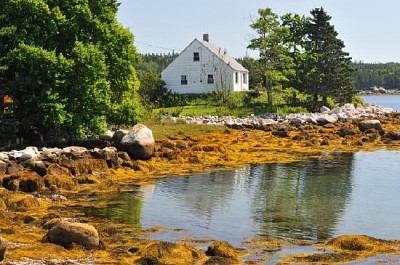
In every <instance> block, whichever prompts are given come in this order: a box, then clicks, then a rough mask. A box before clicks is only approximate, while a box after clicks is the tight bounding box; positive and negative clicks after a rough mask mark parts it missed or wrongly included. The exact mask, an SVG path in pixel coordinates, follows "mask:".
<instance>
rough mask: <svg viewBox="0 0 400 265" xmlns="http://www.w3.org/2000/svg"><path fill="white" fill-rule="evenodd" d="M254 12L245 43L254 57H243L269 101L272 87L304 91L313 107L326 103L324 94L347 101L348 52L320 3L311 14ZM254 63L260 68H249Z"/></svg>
mask: <svg viewBox="0 0 400 265" xmlns="http://www.w3.org/2000/svg"><path fill="white" fill-rule="evenodd" d="M258 14H259V17H258V18H257V20H255V21H253V22H252V24H251V25H250V27H251V28H252V29H254V30H255V32H256V36H255V38H253V39H252V40H251V41H250V45H249V46H248V47H249V48H251V49H254V50H257V51H258V52H259V59H258V61H257V64H256V63H255V62H252V61H251V60H249V59H246V60H244V59H243V60H242V61H243V62H244V64H247V65H246V67H248V68H249V69H252V71H251V72H250V80H252V79H253V80H258V81H260V74H259V73H260V72H262V73H263V81H262V83H263V86H264V87H265V88H266V91H267V93H268V105H269V106H271V105H272V101H273V100H272V94H273V92H274V91H275V92H279V91H283V90H288V89H291V91H301V92H304V93H307V94H309V95H310V97H311V104H310V107H311V108H310V109H313V110H315V109H317V108H318V106H319V105H320V104H327V98H328V97H331V98H333V99H334V100H335V101H336V103H344V102H350V101H351V98H352V96H353V95H354V93H355V90H354V82H353V79H352V73H353V71H354V69H353V68H352V64H351V58H350V57H349V54H348V53H347V52H345V51H344V50H343V49H344V48H345V46H344V43H343V41H342V40H340V39H339V38H338V33H337V32H336V31H335V28H334V26H333V25H332V24H331V23H330V20H331V17H330V16H329V15H328V14H327V13H326V12H325V11H324V10H323V8H316V9H314V10H312V11H311V17H305V16H300V15H297V14H291V13H289V14H285V15H283V16H281V17H279V16H278V15H276V14H275V13H274V12H272V10H271V9H270V8H265V9H260V10H258ZM254 68H258V69H259V71H255V72H253V71H254ZM252 85H253V87H254V84H252ZM293 89H294V90H293ZM296 93H297V92H296ZM296 93H293V98H292V102H296V99H295V94H296ZM320 99H322V103H321V102H320V101H319V100H320Z"/></svg>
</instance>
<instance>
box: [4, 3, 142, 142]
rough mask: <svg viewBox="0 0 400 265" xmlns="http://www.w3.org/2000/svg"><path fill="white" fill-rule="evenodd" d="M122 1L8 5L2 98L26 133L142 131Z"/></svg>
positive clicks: (132, 53)
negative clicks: (136, 126) (120, 15)
mask: <svg viewBox="0 0 400 265" xmlns="http://www.w3.org/2000/svg"><path fill="white" fill-rule="evenodd" d="M117 9H118V3H117V1H116V0H73V1H62V0H4V1H3V2H2V4H1V5H0V94H3V95H9V96H11V97H12V98H13V100H14V104H15V110H14V116H15V118H16V119H17V121H18V122H19V123H20V124H21V125H22V126H23V127H25V128H29V127H31V126H35V127H38V128H42V131H43V132H54V131H60V130H61V131H64V133H66V134H67V135H68V136H69V137H71V138H82V137H84V136H85V135H87V134H88V133H89V132H92V133H95V134H98V133H100V132H101V131H102V130H104V128H105V126H104V125H105V123H106V122H107V121H108V122H110V121H112V122H114V123H118V124H123V123H135V122H137V120H138V119H139V118H140V115H141V107H140V104H139V97H138V94H137V90H138V88H139V80H138V78H137V74H136V71H135V65H136V64H137V63H138V61H139V55H138V54H137V52H136V49H135V47H134V46H133V35H132V34H131V33H130V31H129V30H128V29H126V28H124V27H123V26H122V25H121V24H119V23H118V21H117V19H116V13H117Z"/></svg>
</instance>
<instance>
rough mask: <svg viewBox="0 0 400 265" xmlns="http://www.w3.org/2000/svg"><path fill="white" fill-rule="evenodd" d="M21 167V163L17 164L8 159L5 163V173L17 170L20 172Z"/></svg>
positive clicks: (10, 173)
mask: <svg viewBox="0 0 400 265" xmlns="http://www.w3.org/2000/svg"><path fill="white" fill-rule="evenodd" d="M23 169H24V167H23V166H22V165H21V164H17V163H16V162H15V161H10V162H9V163H8V164H7V170H6V174H8V175H12V174H16V173H18V172H21V171H22V170H23Z"/></svg>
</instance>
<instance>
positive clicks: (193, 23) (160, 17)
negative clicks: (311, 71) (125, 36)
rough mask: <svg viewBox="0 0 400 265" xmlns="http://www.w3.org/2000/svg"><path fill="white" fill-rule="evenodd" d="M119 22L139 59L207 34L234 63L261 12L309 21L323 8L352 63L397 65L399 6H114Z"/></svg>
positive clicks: (242, 0) (283, 2)
mask: <svg viewBox="0 0 400 265" xmlns="http://www.w3.org/2000/svg"><path fill="white" fill-rule="evenodd" d="M118 1H119V2H120V3H121V5H120V7H119V11H118V20H119V21H120V22H121V23H122V24H123V25H124V26H125V27H127V28H129V29H130V30H131V31H132V33H133V34H134V36H135V46H136V47H137V49H138V51H139V52H140V53H172V52H173V51H174V52H180V51H182V50H183V49H184V48H185V47H186V46H187V45H189V43H190V42H191V41H193V40H194V39H195V38H197V39H202V36H203V33H208V34H209V36H210V42H211V43H213V44H215V45H217V46H220V47H222V48H224V49H226V50H227V52H228V53H229V54H230V55H231V56H232V57H235V58H240V57H243V56H245V55H250V56H253V57H255V56H257V54H256V53H255V52H254V51H251V50H249V49H247V48H246V47H247V45H248V44H249V43H250V40H251V39H252V38H253V37H255V36H256V34H255V32H254V31H253V30H252V29H251V28H250V26H249V25H250V24H251V22H252V21H254V20H255V19H257V17H258V16H257V10H258V9H259V8H266V7H270V8H271V9H272V11H273V12H275V13H277V14H278V15H283V14H286V13H296V14H300V15H306V16H309V15H310V11H311V10H312V9H314V8H317V7H323V8H324V10H325V11H326V12H327V13H328V15H330V16H331V17H332V19H331V24H333V25H334V26H335V29H336V31H337V32H338V34H339V36H338V37H339V38H340V39H341V40H343V41H344V44H345V45H346V47H345V49H344V50H345V51H347V52H349V53H350V56H351V57H352V58H353V60H355V61H363V62H368V63H377V62H382V63H385V62H400V19H399V18H400V0H379V1H378V0H264V1H262V0H201V1H195V0H168V1H167V0H118Z"/></svg>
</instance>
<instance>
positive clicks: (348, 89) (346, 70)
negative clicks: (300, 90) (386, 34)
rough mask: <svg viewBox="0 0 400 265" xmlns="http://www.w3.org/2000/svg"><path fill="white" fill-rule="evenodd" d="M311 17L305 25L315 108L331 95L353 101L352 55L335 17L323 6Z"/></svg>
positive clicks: (309, 90)
mask: <svg viewBox="0 0 400 265" xmlns="http://www.w3.org/2000/svg"><path fill="white" fill-rule="evenodd" d="M311 15H312V17H311V19H310V20H309V22H308V23H307V24H306V26H305V32H306V41H305V44H304V47H305V54H306V55H307V57H306V59H305V60H304V61H303V65H302V67H303V68H304V69H305V76H304V85H305V91H306V92H307V93H309V94H311V95H313V108H314V109H318V98H319V97H320V96H321V97H322V104H327V97H329V96H332V97H334V98H335V99H336V100H337V101H338V102H340V103H343V102H349V101H351V97H352V95H353V94H354V84H353V82H352V78H351V75H352V72H353V69H352V67H351V57H349V54H348V53H347V52H344V51H343V49H344V47H345V46H344V43H343V41H342V40H340V39H339V38H338V33H337V32H336V31H335V28H334V26H333V25H331V24H330V20H331V17H330V16H329V15H328V14H327V13H326V12H325V11H324V9H323V8H322V7H321V8H315V9H313V10H312V11H311Z"/></svg>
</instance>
